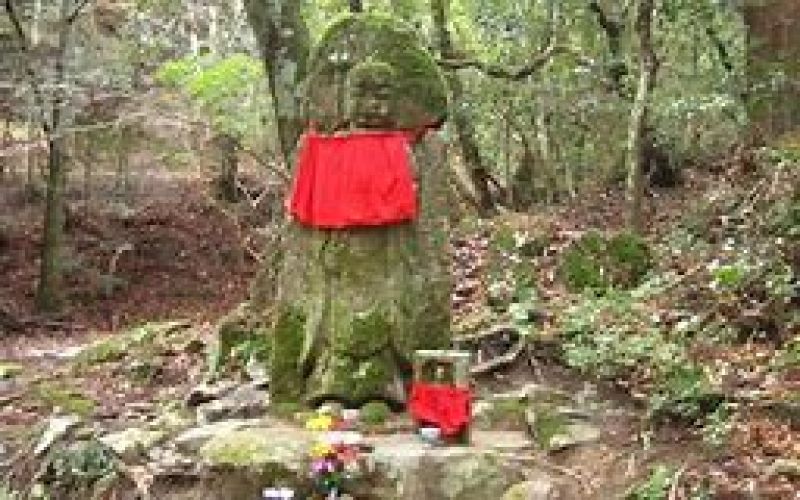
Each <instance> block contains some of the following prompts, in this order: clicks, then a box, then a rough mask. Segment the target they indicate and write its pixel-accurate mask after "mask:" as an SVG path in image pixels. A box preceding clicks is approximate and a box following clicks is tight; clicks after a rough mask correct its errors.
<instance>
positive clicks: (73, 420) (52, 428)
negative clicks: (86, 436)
mask: <svg viewBox="0 0 800 500" xmlns="http://www.w3.org/2000/svg"><path fill="white" fill-rule="evenodd" d="M80 422H81V419H80V417H78V416H77V415H67V416H64V417H54V418H51V419H50V420H49V421H48V422H47V430H45V431H44V434H43V435H42V438H41V439H40V440H39V444H37V445H36V449H35V450H34V451H33V454H34V455H35V456H37V457H38V456H41V455H42V454H43V453H44V452H46V451H47V450H49V449H50V447H51V446H52V445H53V443H55V442H56V441H58V440H59V439H61V438H62V437H64V436H65V435H66V434H67V432H69V430H70V429H71V428H73V427H75V426H76V425H78V424H79V423H80Z"/></svg>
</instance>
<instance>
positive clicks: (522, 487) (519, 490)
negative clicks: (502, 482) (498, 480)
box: [502, 474, 566, 500]
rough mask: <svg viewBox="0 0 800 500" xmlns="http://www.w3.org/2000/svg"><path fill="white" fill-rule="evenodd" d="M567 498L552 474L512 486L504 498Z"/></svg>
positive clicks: (557, 499) (518, 499)
mask: <svg viewBox="0 0 800 500" xmlns="http://www.w3.org/2000/svg"><path fill="white" fill-rule="evenodd" d="M560 499H566V497H564V496H563V495H562V492H561V491H560V487H559V485H558V483H557V482H556V481H555V480H554V479H553V478H552V477H550V476H547V475H545V474H540V475H539V477H536V478H535V479H531V480H528V481H525V482H523V483H518V484H516V485H514V486H512V487H511V488H510V489H509V490H508V491H507V492H506V493H505V495H503V498H502V500H560Z"/></svg>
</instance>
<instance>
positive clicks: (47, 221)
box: [36, 0, 72, 312]
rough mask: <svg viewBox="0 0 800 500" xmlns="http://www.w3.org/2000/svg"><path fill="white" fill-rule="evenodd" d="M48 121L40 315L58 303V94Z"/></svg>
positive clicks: (65, 14)
mask: <svg viewBox="0 0 800 500" xmlns="http://www.w3.org/2000/svg"><path fill="white" fill-rule="evenodd" d="M69 6H70V1H69V0H61V14H60V16H59V21H60V23H61V26H60V28H59V33H58V52H57V54H56V59H55V82H56V84H57V85H61V84H63V83H64V81H65V78H66V67H65V64H64V58H65V57H66V52H67V44H68V43H69V35H70V31H71V28H72V22H71V21H70V20H69V15H70V14H69ZM51 104H52V108H51V114H50V116H51V121H50V124H49V127H48V129H49V131H48V137H47V148H48V161H47V167H48V178H47V202H46V205H45V215H44V238H43V241H42V254H41V269H40V274H39V287H38V290H37V295H36V305H37V307H38V308H39V310H41V311H47V312H52V311H57V310H58V309H59V308H60V306H61V303H62V293H63V291H62V272H61V254H62V245H63V241H62V240H63V235H64V187H65V181H66V171H65V166H66V165H65V164H64V151H63V149H64V138H63V136H62V134H61V107H62V104H63V98H62V97H61V96H60V94H59V93H56V94H55V97H54V98H53V99H52V103H51Z"/></svg>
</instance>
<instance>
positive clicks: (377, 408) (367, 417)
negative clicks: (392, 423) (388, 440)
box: [358, 401, 392, 426]
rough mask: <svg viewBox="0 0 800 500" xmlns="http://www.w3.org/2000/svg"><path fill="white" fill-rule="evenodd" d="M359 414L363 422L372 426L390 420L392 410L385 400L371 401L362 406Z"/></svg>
mask: <svg viewBox="0 0 800 500" xmlns="http://www.w3.org/2000/svg"><path fill="white" fill-rule="evenodd" d="M358 415H359V419H360V420H361V422H363V423H365V424H367V425H370V426H378V425H383V424H385V423H386V421H387V420H389V417H390V416H391V415H392V410H391V408H389V405H387V404H386V403H384V402H383V401H370V402H369V403H367V404H365V405H364V406H362V407H361V411H359V414H358Z"/></svg>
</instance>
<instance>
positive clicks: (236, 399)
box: [197, 384, 269, 423]
mask: <svg viewBox="0 0 800 500" xmlns="http://www.w3.org/2000/svg"><path fill="white" fill-rule="evenodd" d="M268 405H269V393H268V392H267V391H265V390H263V389H259V388H257V387H256V385H254V384H250V385H245V386H240V387H237V388H236V389H234V390H233V391H231V392H230V393H228V394H226V395H225V396H223V397H222V398H220V399H216V400H214V401H210V402H208V403H205V404H202V405H200V406H198V407H197V421H198V423H209V422H218V421H220V420H223V419H232V418H234V419H241V418H256V417H260V416H262V415H264V413H266V411H267V406H268Z"/></svg>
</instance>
